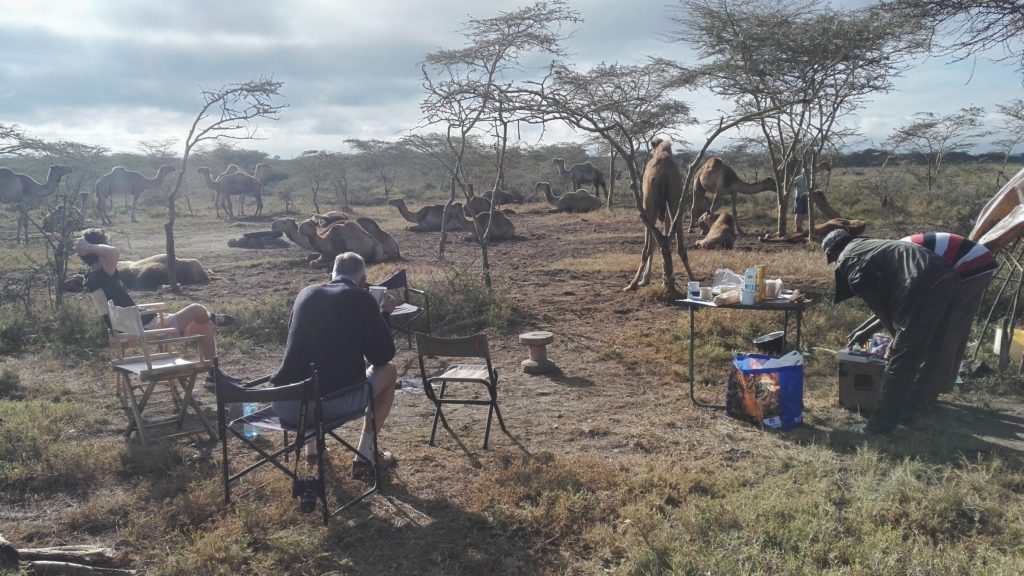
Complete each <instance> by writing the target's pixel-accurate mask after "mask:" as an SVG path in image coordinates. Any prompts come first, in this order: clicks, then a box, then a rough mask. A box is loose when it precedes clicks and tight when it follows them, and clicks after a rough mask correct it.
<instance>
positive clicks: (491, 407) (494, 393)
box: [427, 382, 508, 450]
mask: <svg viewBox="0 0 1024 576" xmlns="http://www.w3.org/2000/svg"><path fill="white" fill-rule="evenodd" d="M447 388H448V382H441V389H440V390H439V391H438V393H437V401H436V402H434V422H433V424H432V425H431V426H430V440H428V441H427V444H428V445H430V446H433V445H434V437H435V435H436V434H437V423H438V421H440V422H441V424H442V425H443V426H444V428H445V430H448V432H449V433H451V431H452V429H451V427H450V426H449V425H448V420H447V419H446V418H445V417H444V412H443V411H442V409H441V406H442V405H443V404H486V405H487V407H488V408H487V424H486V426H485V427H484V450H487V448H488V444H489V442H490V438H491V421H492V418H493V417H494V415H497V416H498V426H500V427H501V431H502V432H506V433H507V432H508V429H507V428H505V420H504V419H503V418H502V417H501V409H500V408H499V407H498V390H497V388H496V387H494V386H487V393H488V395H489V396H490V400H487V401H484V400H447V401H446V400H445V399H444V395H445V392H446V391H447Z"/></svg>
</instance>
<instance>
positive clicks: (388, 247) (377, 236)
mask: <svg viewBox="0 0 1024 576" xmlns="http://www.w3.org/2000/svg"><path fill="white" fill-rule="evenodd" d="M356 223H357V224H359V226H360V227H362V229H363V230H366V232H367V233H368V234H369V235H370V236H373V239H374V240H376V241H377V242H379V243H380V247H381V248H382V249H383V250H384V259H385V260H400V259H401V258H402V254H401V253H400V252H399V251H398V242H396V241H395V238H394V237H393V236H392V235H391V234H388V233H387V232H386V231H385V230H384V229H383V228H381V227H380V224H377V221H376V220H374V219H373V218H366V217H360V218H356Z"/></svg>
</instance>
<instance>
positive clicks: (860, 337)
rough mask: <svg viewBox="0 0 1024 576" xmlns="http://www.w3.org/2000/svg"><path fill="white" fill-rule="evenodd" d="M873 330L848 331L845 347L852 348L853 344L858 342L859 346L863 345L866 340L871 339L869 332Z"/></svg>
mask: <svg viewBox="0 0 1024 576" xmlns="http://www.w3.org/2000/svg"><path fill="white" fill-rule="evenodd" d="M873 332H874V331H873V330H871V331H868V330H854V331H853V332H851V333H850V335H849V336H847V339H848V342H847V347H848V348H853V347H854V346H855V345H858V344H859V345H860V346H864V345H865V344H867V342H868V340H870V339H871V334H872V333H873Z"/></svg>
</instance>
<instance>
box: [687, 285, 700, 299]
mask: <svg viewBox="0 0 1024 576" xmlns="http://www.w3.org/2000/svg"><path fill="white" fill-rule="evenodd" d="M686 292H687V294H689V296H690V298H700V282H688V283H687V284H686Z"/></svg>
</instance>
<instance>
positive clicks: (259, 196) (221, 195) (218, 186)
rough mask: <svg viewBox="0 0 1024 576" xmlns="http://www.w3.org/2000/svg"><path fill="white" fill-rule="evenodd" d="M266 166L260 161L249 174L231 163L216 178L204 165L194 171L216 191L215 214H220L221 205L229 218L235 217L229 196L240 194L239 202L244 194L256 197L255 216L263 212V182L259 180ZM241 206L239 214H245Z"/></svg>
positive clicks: (242, 205) (242, 199)
mask: <svg viewBox="0 0 1024 576" xmlns="http://www.w3.org/2000/svg"><path fill="white" fill-rule="evenodd" d="M232 167H234V171H232ZM266 167H267V165H266V164H264V163H262V162H260V163H259V164H257V165H256V170H255V172H254V175H253V176H250V175H248V174H246V173H245V172H243V171H241V170H238V167H237V166H235V165H234V164H232V165H231V166H229V167H228V169H227V170H225V171H224V172H222V173H221V174H220V176H218V177H217V179H216V180H214V179H213V176H212V173H211V170H210V169H209V168H207V167H205V166H203V167H200V168H197V169H196V172H198V173H200V174H202V175H203V179H204V181H205V182H206V186H207V187H209V188H210V189H211V190H213V191H214V192H216V193H217V198H216V200H215V201H214V205H215V206H216V208H217V215H218V216H220V209H221V207H223V208H224V211H225V212H226V213H227V215H228V219H229V220H231V219H233V218H234V217H235V215H234V213H233V212H232V209H231V196H241V197H242V198H241V199H240V200H239V202H243V201H244V198H245V197H246V196H252V197H253V198H255V199H256V213H255V216H259V215H260V214H262V213H263V182H261V181H260V178H261V177H262V176H263V171H264V169H265V168H266ZM243 208H244V204H241V205H240V206H239V214H241V215H242V216H244V215H245V213H244V211H243Z"/></svg>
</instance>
